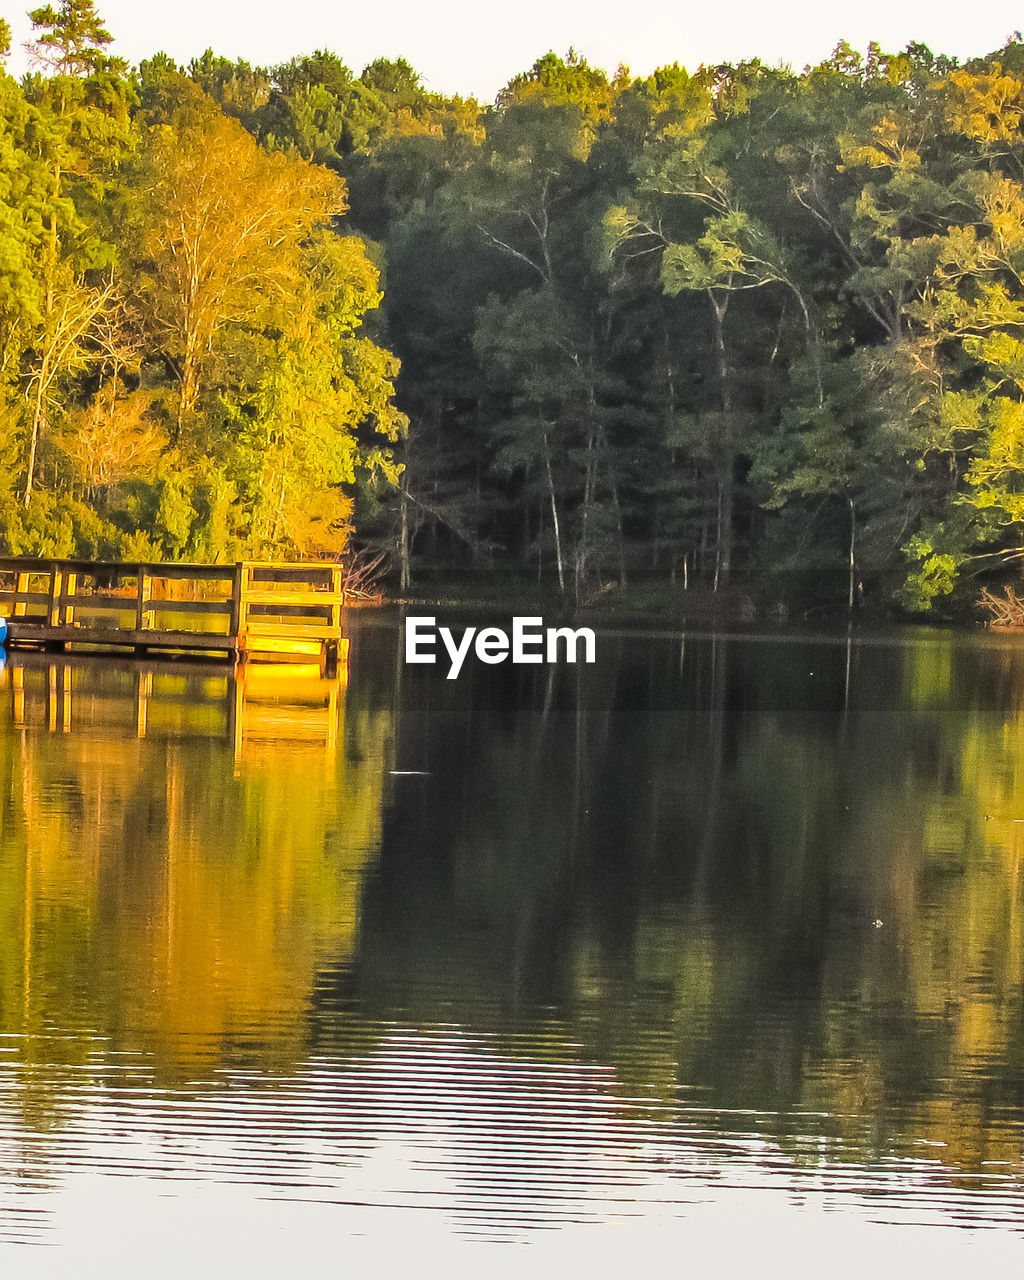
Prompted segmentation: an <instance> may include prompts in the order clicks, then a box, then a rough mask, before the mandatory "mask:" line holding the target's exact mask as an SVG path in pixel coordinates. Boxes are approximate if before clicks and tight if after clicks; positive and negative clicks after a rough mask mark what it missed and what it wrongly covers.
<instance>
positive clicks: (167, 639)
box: [7, 619, 237, 653]
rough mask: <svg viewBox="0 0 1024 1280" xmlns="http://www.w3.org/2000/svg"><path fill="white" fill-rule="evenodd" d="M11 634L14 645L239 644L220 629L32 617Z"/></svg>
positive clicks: (226, 648) (229, 647) (221, 648)
mask: <svg viewBox="0 0 1024 1280" xmlns="http://www.w3.org/2000/svg"><path fill="white" fill-rule="evenodd" d="M7 626H8V636H9V637H10V643H11V644H12V645H18V644H76V645H113V646H115V647H117V648H124V647H128V648H133V647H134V646H136V645H142V646H147V647H150V648H154V649H213V650H217V651H218V652H227V653H232V652H234V650H235V648H236V647H237V645H236V641H235V638H234V637H233V636H226V635H222V634H221V633H219V632H216V631H154V630H152V629H149V628H147V629H145V630H141V631H140V630H138V629H136V628H135V627H115V628H109V629H108V628H105V627H77V626H74V627H51V626H48V625H45V624H42V623H37V622H33V621H32V620H31V619H25V620H23V621H22V620H17V619H12V620H11V621H10V622H9V623H8V624H7Z"/></svg>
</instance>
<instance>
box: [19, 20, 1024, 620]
mask: <svg viewBox="0 0 1024 1280" xmlns="http://www.w3.org/2000/svg"><path fill="white" fill-rule="evenodd" d="M29 16H30V19H31V22H32V25H33V30H34V42H33V45H32V48H31V54H32V66H33V70H31V71H30V72H29V73H28V74H27V75H25V76H24V77H23V78H22V79H21V80H20V81H17V80H15V79H14V78H13V77H12V76H10V75H4V76H3V77H2V79H0V414H2V415H3V421H4V430H3V432H2V436H0V546H2V548H3V549H4V550H5V551H6V552H7V553H8V554H17V555H20V554H33V555H47V556H70V555H82V556H95V557H100V558H123V559H128V560H140V559H151V560H152V559H161V558H166V559H192V560H208V559H209V560H221V559H231V558H236V557H238V556H240V555H246V556H259V557H267V558H290V559H293V558H302V557H317V558H324V557H329V558H334V557H344V556H349V557H353V556H354V557H356V559H358V557H359V556H363V557H372V556H373V555H374V554H377V553H384V554H385V556H386V561H385V563H386V564H387V566H388V571H389V577H390V582H391V586H392V588H393V590H394V591H395V592H397V593H400V594H406V595H407V594H409V593H410V592H415V591H416V589H417V586H418V584H422V583H423V582H424V581H436V580H438V579H446V580H451V579H454V578H456V577H461V578H464V579H466V578H468V579H469V580H471V581H473V582H477V583H481V584H490V589H491V590H492V592H495V593H501V592H502V591H507V590H509V584H510V583H518V584H519V587H520V588H525V586H526V585H527V584H537V586H538V588H539V589H543V590H545V591H548V592H550V593H551V594H552V595H564V596H565V597H566V598H567V599H568V600H570V601H572V602H573V603H575V604H587V603H593V602H594V601H595V600H596V599H597V598H598V597H604V598H606V599H607V598H613V597H614V598H619V599H621V598H627V597H628V596H629V595H631V594H639V595H643V594H644V593H645V592H651V591H652V590H661V591H665V592H669V593H672V594H675V595H680V594H681V593H683V592H686V591H691V592H695V593H696V592H703V593H704V594H705V595H706V596H714V594H715V593H721V597H722V598H723V599H724V598H726V597H727V596H729V594H730V592H732V593H734V594H735V593H736V592H737V591H739V590H742V591H743V592H745V593H748V594H749V597H750V598H751V599H752V600H754V601H756V603H757V605H758V606H759V607H760V606H763V607H764V608H765V609H766V610H770V609H772V608H778V609H779V610H782V609H784V608H785V607H786V606H787V604H799V605H800V606H801V607H805V608H806V607H815V608H834V609H836V610H850V611H853V610H856V609H861V608H868V609H874V610H877V611H879V612H887V611H894V610H895V611H902V612H927V611H932V612H933V613H938V614H939V615H940V616H952V615H954V614H957V613H960V614H962V615H966V614H968V613H969V612H970V610H971V608H972V607H973V605H974V603H975V601H976V600H977V598H978V596H979V594H980V593H981V591H982V590H983V589H986V588H988V589H992V588H1002V587H1004V586H1006V585H1010V586H1012V585H1013V584H1014V583H1015V582H1016V581H1017V579H1018V577H1019V574H1020V566H1021V562H1022V560H1024V135H1022V132H1021V120H1022V114H1024V43H1022V42H1021V40H1020V38H1019V36H1018V35H1014V37H1013V38H1012V39H1011V40H1010V41H1009V42H1008V43H1007V45H1006V47H1005V48H1003V49H1001V50H998V51H997V52H994V53H992V54H991V55H990V56H986V57H980V58H972V59H968V60H964V61H960V60H958V59H956V58H952V57H948V56H945V55H941V56H940V55H935V54H933V53H932V52H931V51H930V50H929V49H928V48H926V47H925V46H923V45H917V44H915V45H910V46H908V48H907V49H905V50H903V51H901V52H899V53H885V52H883V51H882V50H881V49H879V48H878V47H876V46H870V47H869V48H868V50H867V51H866V53H864V54H861V53H858V52H857V51H855V50H853V49H852V48H850V47H849V46H848V45H846V44H840V45H839V46H838V47H837V48H836V50H835V52H834V54H833V55H832V57H831V58H830V59H829V60H828V61H826V62H824V63H822V64H820V65H818V66H814V67H808V68H805V69H803V70H802V71H800V72H796V71H794V70H792V69H790V68H787V67H778V66H767V65H764V64H762V63H761V62H758V61H754V62H749V63H743V64H741V65H736V66H733V65H726V66H701V67H699V68H697V69H696V70H693V71H687V70H685V69H684V68H682V67H681V66H680V65H678V64H677V63H675V62H668V63H666V65H665V66H663V67H661V68H660V69H659V70H657V71H655V72H654V73H653V74H651V75H649V76H644V77H635V76H632V75H631V74H630V73H629V71H628V69H627V68H625V67H619V68H618V69H617V70H616V71H615V72H614V74H609V73H607V72H605V71H603V70H601V69H599V68H597V67H593V66H590V65H589V64H588V63H587V61H586V60H585V59H583V58H581V57H579V56H578V55H576V54H575V53H574V52H573V51H571V50H570V51H569V53H568V54H567V55H566V56H564V57H560V56H557V55H555V54H554V53H548V54H546V55H544V56H543V57H540V58H539V59H538V60H537V61H536V62H535V63H534V65H533V66H532V67H531V68H530V69H529V70H528V71H525V72H523V73H522V74H520V75H517V76H515V77H514V78H513V79H512V80H511V81H510V82H509V83H508V85H507V86H506V87H505V88H504V89H503V90H502V91H501V93H500V94H499V95H498V97H497V99H496V100H495V101H494V102H493V103H479V102H477V101H474V100H473V99H470V98H461V97H446V96H443V95H440V94H437V93H434V92H431V91H430V90H429V89H428V88H427V87H426V86H425V85H424V83H423V80H422V77H421V76H420V75H418V74H417V72H416V71H415V70H414V69H413V68H412V67H411V66H410V65H409V64H408V63H407V62H405V61H404V60H402V59H397V60H388V59H380V60H378V61H376V62H373V63H371V64H370V65H369V66H367V67H366V68H364V69H363V70H362V72H361V73H360V74H358V75H357V74H355V73H354V72H353V71H352V70H351V69H350V68H349V67H348V66H346V64H345V63H344V61H343V60H342V57H341V56H339V55H337V54H334V53H330V52H324V51H320V52H316V53H313V54H311V55H304V56H296V57H292V58H291V60H290V61H287V62H282V63H281V64H280V65H278V66H275V67H268V68H263V67H254V66H250V65H249V64H248V63H246V62H243V61H232V60H229V59H226V58H222V57H218V56H217V55H216V54H215V53H213V52H212V51H208V52H207V53H205V54H203V55H202V56H201V57H198V58H196V59H194V60H193V61H192V62H191V63H190V64H189V65H188V66H187V67H179V66H177V65H176V64H175V63H174V62H173V61H172V60H171V59H170V58H169V57H167V56H166V55H164V54H159V53H157V54H154V56H153V57H152V58H150V59H149V60H146V61H143V62H142V63H140V65H139V66H138V67H133V68H129V67H127V66H126V65H125V64H124V63H123V61H121V60H120V59H118V58H117V57H116V56H115V55H114V54H113V53H112V52H111V46H112V37H111V33H110V32H108V31H107V30H106V28H105V27H104V25H103V21H102V18H101V16H100V15H99V14H98V13H97V11H96V9H95V7H94V5H93V4H92V3H91V0H64V2H63V3H60V4H58V5H56V6H53V5H47V6H45V7H44V8H41V9H36V10H34V11H33V12H32V13H31V14H30V15H29ZM0 35H2V36H3V38H4V44H5V45H7V46H9V44H10V39H9V31H8V30H7V28H6V24H4V29H3V31H2V32H0ZM666 52H667V53H668V54H669V55H671V51H666ZM609 593H610V594H609Z"/></svg>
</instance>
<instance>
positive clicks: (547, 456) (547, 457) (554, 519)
mask: <svg viewBox="0 0 1024 1280" xmlns="http://www.w3.org/2000/svg"><path fill="white" fill-rule="evenodd" d="M541 437H542V439H543V441H544V469H545V471H546V473H547V479H548V496H549V498H550V499H551V524H552V527H553V528H554V531H555V561H556V563H557V564H558V589H559V591H561V593H562V595H563V596H564V595H565V567H564V565H563V563H562V535H561V530H560V528H559V524H558V503H557V502H556V501H555V478H554V476H553V474H552V472H551V450H550V448H549V447H548V429H547V427H546V426H543V425H542V426H541Z"/></svg>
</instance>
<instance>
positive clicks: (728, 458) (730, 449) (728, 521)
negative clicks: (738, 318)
mask: <svg viewBox="0 0 1024 1280" xmlns="http://www.w3.org/2000/svg"><path fill="white" fill-rule="evenodd" d="M708 298H709V299H710V302H711V314H712V316H713V317H714V323H713V325H712V336H713V338H714V352H715V372H716V373H717V375H718V395H719V403H720V405H721V411H722V428H721V429H722V433H723V436H724V437H725V438H724V439H721V440H719V442H718V444H719V475H718V524H717V530H716V543H717V545H716V548H715V583H714V589H715V591H717V590H718V586H719V582H720V581H721V582H725V581H727V580H728V577H729V573H730V570H731V569H732V520H733V496H734V495H733V476H732V473H733V464H734V462H735V448H734V446H733V443H732V440H731V439H730V438H729V437H730V436H731V432H732V424H731V422H730V418H731V415H732V386H731V384H730V382H729V364H728V360H727V359H726V351H725V313H726V311H727V310H728V308H729V295H728V293H726V294H725V295H724V296H723V297H722V298H721V299H719V298H716V297H715V294H714V292H713V290H710V289H709V290H708Z"/></svg>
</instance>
